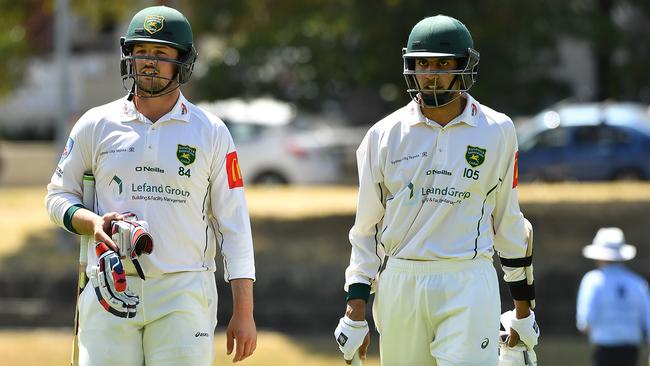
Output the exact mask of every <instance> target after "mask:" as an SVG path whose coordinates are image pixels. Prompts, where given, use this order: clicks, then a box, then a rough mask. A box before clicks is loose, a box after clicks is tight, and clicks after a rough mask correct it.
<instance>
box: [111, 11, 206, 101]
mask: <svg viewBox="0 0 650 366" xmlns="http://www.w3.org/2000/svg"><path fill="white" fill-rule="evenodd" d="M120 43H121V46H122V59H121V62H120V69H121V73H122V83H123V84H124V88H125V89H127V90H129V91H130V94H131V95H133V94H134V93H135V94H137V91H136V82H135V80H136V79H137V77H138V76H140V75H138V74H137V70H135V66H134V63H135V60H137V59H156V60H157V61H160V62H163V61H164V62H171V63H173V64H175V65H176V66H177V73H176V76H174V78H173V79H171V80H170V79H167V80H168V81H169V84H168V88H166V89H165V90H166V93H170V92H172V91H173V90H175V89H176V88H177V87H178V86H179V85H180V84H184V83H186V82H188V81H189V80H190V76H191V75H192V71H193V70H194V62H195V61H196V57H197V52H196V49H195V48H194V36H193V34H192V27H191V25H190V22H189V21H188V20H187V18H185V16H184V15H183V14H181V12H179V11H178V10H176V9H173V8H170V7H167V6H151V7H148V8H145V9H142V10H140V11H139V12H138V13H136V14H135V15H134V16H133V19H132V20H131V23H129V28H128V29H127V31H126V35H125V36H124V37H122V38H121V39H120ZM138 43H156V44H162V45H165V46H168V47H172V48H175V49H177V50H178V51H179V57H178V59H177V60H169V59H161V58H156V57H152V56H146V57H143V56H134V55H132V51H133V46H134V45H135V44H138ZM159 78H160V77H159ZM129 80H130V81H131V82H133V84H131V85H128V84H129ZM137 95H139V96H141V97H154V96H159V95H164V94H158V93H156V94H155V95H152V94H151V93H149V95H140V94H137Z"/></svg>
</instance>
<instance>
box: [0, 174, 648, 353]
mask: <svg viewBox="0 0 650 366" xmlns="http://www.w3.org/2000/svg"><path fill="white" fill-rule="evenodd" d="M44 194H45V188H44V186H36V187H30V186H26V187H24V186H23V187H16V186H14V187H7V186H4V187H0V217H2V220H0V235H1V236H2V238H3V241H2V243H0V258H2V257H6V256H9V255H11V254H13V253H16V252H17V251H20V249H21V248H22V247H23V246H24V245H26V243H27V241H28V240H39V238H41V237H42V236H43V234H42V233H52V230H51V229H53V228H54V225H53V224H52V223H51V222H50V221H49V218H48V217H47V214H46V213H45V210H44V207H43V196H44ZM246 194H247V198H248V202H249V206H250V211H251V215H252V216H253V217H256V218H276V219H279V220H300V219H305V218H315V217H325V216H337V215H352V214H353V213H354V210H355V205H356V202H355V201H356V188H355V187H301V188H264V187H249V188H247V193H246ZM520 199H521V201H522V202H527V203H535V202H612V201H650V184H642V183H620V184H611V185H610V184H554V185H521V189H520ZM296 222H297V221H296ZM28 238H29V239H28ZM41 239H42V240H40V241H42V242H44V243H53V242H54V240H51V238H41ZM48 245H50V244H48ZM51 245H55V244H51ZM44 250H47V248H45V249H44ZM333 326H334V324H333V325H332V329H323V331H322V332H320V331H319V333H318V334H316V335H314V334H311V335H291V334H282V333H277V332H271V331H263V332H260V335H259V345H258V349H257V352H256V354H255V355H254V357H252V358H251V359H250V360H247V361H245V362H243V363H241V364H242V365H253V366H254V365H260V366H261V365H305V366H320V365H338V364H340V365H344V364H345V363H344V362H342V361H341V359H340V356H339V354H338V350H337V348H336V346H335V344H334V341H333V337H332V335H331V333H332V330H333ZM218 330H220V331H221V332H220V333H218V337H217V341H216V344H215V346H216V349H217V357H216V360H215V365H223V364H225V363H230V362H231V361H230V359H229V358H228V357H226V355H225V337H224V335H223V329H222V328H220V329H218ZM542 332H544V329H542ZM373 337H374V338H373V342H374V343H373V346H372V347H373V348H372V349H371V355H372V356H373V357H371V358H370V359H369V360H368V362H366V363H365V364H364V365H366V366H368V365H371V366H372V365H378V360H377V358H378V350H377V345H376V342H377V335H376V334H374V335H373ZM70 342H71V330H70V329H63V330H61V329H34V330H11V329H6V330H0V360H2V361H0V364H2V365H15V366H21V365H25V366H35V365H65V364H67V363H68V361H69V352H70ZM536 350H537V353H538V359H539V364H540V365H554V366H555V365H560V366H561V365H570V366H587V365H589V364H590V363H589V359H590V351H589V345H588V344H587V342H586V339H585V338H583V337H571V336H567V337H563V336H551V335H547V334H546V335H545V334H544V333H542V339H541V343H540V345H539V346H538V347H537V348H536ZM643 357H645V358H644V360H647V353H646V354H644V355H643Z"/></svg>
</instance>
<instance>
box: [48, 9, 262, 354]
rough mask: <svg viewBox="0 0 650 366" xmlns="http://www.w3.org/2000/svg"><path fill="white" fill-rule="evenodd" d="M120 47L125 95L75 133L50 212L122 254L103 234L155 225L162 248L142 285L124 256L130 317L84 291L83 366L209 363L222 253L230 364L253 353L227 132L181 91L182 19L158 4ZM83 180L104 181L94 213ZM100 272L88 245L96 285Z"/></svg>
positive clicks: (238, 183) (243, 224)
mask: <svg viewBox="0 0 650 366" xmlns="http://www.w3.org/2000/svg"><path fill="white" fill-rule="evenodd" d="M121 43H122V60H121V71H122V78H123V80H124V81H125V87H126V88H127V90H129V95H128V96H126V97H124V98H122V99H120V100H117V101H115V102H112V103H109V104H106V105H104V106H101V107H97V108H93V109H91V110H90V111H88V112H87V113H86V114H84V115H83V116H82V117H81V118H80V119H79V121H78V122H77V123H76V124H75V126H74V127H73V129H72V132H71V134H70V138H69V139H68V143H67V144H66V148H65V150H64V153H63V156H62V157H61V160H60V162H59V164H58V166H57V168H56V171H55V173H54V175H53V176H52V180H51V182H50V184H49V185H48V194H47V197H46V206H47V210H48V213H49V215H50V217H51V219H52V220H53V221H54V222H55V223H56V224H58V225H60V226H62V227H64V228H66V229H67V230H69V231H71V232H73V233H77V234H82V235H90V236H93V237H94V241H95V242H103V243H105V244H106V246H108V247H109V248H110V249H111V250H113V251H115V252H116V253H117V252H118V250H119V249H118V246H117V245H116V243H115V242H114V240H113V239H114V237H113V239H112V238H111V236H110V233H107V231H108V230H109V227H110V224H111V221H113V220H121V219H122V218H124V217H125V216H123V215H122V214H123V213H125V212H131V213H133V214H135V215H137V218H138V219H139V220H142V221H145V222H146V223H148V230H149V233H150V235H151V236H152V238H153V243H154V244H153V250H152V252H151V254H149V255H143V256H141V257H140V258H139V262H140V265H141V266H142V269H143V272H144V274H145V276H146V279H145V280H143V279H141V278H140V277H139V276H138V275H137V273H136V271H135V269H134V266H133V263H132V262H131V260H130V259H129V258H123V259H122V264H123V266H124V269H125V272H126V275H127V284H126V285H127V286H128V289H129V291H130V293H133V294H134V295H135V296H137V298H138V300H139V301H135V302H136V303H137V307H136V308H135V315H134V316H133V317H120V316H116V315H114V314H116V313H119V312H115V311H114V310H115V309H114V308H112V307H113V306H114V305H112V304H113V303H114V301H113V302H111V300H115V299H102V298H101V296H100V294H99V292H97V294H96V292H95V290H94V289H93V286H92V285H89V286H86V287H85V289H84V291H83V293H82V295H81V297H80V300H79V312H80V331H79V349H80V356H79V364H80V365H94V366H96V365H117V364H122V365H144V364H146V365H147V366H152V365H175V366H178V365H187V366H197V365H205V366H208V365H212V361H213V357H214V330H215V326H216V309H217V293H216V286H215V282H214V271H215V270H216V264H215V254H216V251H217V250H220V251H221V253H222V254H223V257H224V273H225V279H226V281H229V282H230V285H231V288H232V292H233V315H232V318H231V320H230V323H229V326H228V329H227V353H228V354H230V353H231V352H232V351H233V349H234V348H235V343H236V351H235V355H234V359H233V361H235V362H236V361H241V360H243V359H245V358H246V357H248V356H250V355H251V354H252V353H253V351H254V350H255V347H256V329H255V322H254V319H253V292H252V286H253V281H254V280H255V267H254V260H253V244H252V236H251V231H250V220H249V216H248V209H247V206H246V201H245V198H244V191H243V181H242V177H241V172H240V170H239V164H238V161H237V153H236V151H235V146H234V144H233V141H232V138H231V136H230V134H229V132H228V130H227V129H226V127H225V125H224V124H223V122H222V121H221V120H220V119H219V118H217V117H216V116H214V115H211V114H209V113H207V112H205V111H203V110H202V109H200V108H198V107H196V106H195V105H193V104H191V103H190V102H188V101H187V100H186V99H185V97H183V95H182V94H181V92H180V89H179V87H180V85H181V84H184V83H185V82H187V81H188V80H189V78H190V75H191V73H192V69H193V66H194V61H195V59H196V50H195V49H194V43H193V36H192V29H191V27H190V24H189V22H188V21H187V19H186V18H185V16H183V15H182V14H181V13H180V12H178V11H177V10H175V9H172V8H168V7H164V6H157V7H150V8H146V9H143V10H141V11H140V12H138V13H137V14H136V15H135V16H134V17H133V20H132V21H131V23H130V25H129V28H128V31H127V34H126V36H125V37H124V38H122V40H121ZM85 171H90V172H92V173H93V174H94V176H95V179H96V199H95V202H96V203H95V207H88V208H84V207H82V206H81V196H82V191H81V189H82V176H83V173H84V172H85ZM106 246H104V248H106ZM122 254H123V253H122ZM97 266H98V259H97V255H96V253H95V248H94V245H91V246H90V248H89V250H88V268H87V273H88V274H89V276H91V273H94V272H93V271H96V268H97ZM109 277H110V276H109ZM104 280H106V281H108V279H106V278H104V279H102V280H101V281H100V282H101V283H102V284H104V282H102V281H104ZM109 292H110V291H109ZM107 293H108V292H107ZM113 293H114V292H113ZM98 300H99V301H98ZM102 300H103V301H102ZM107 310H108V311H107Z"/></svg>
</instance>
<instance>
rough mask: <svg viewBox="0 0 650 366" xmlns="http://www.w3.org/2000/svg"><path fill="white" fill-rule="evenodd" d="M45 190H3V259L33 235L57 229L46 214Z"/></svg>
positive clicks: (0, 234)
mask: <svg viewBox="0 0 650 366" xmlns="http://www.w3.org/2000/svg"><path fill="white" fill-rule="evenodd" d="M45 192H46V189H45V187H29V188H0V217H2V220H0V237H2V244H0V257H1V256H5V255H10V254H13V253H15V252H16V251H17V250H18V249H19V248H20V247H21V246H22V245H23V244H24V243H25V241H26V240H27V237H28V236H29V235H30V234H31V233H38V232H43V231H45V230H47V229H51V228H53V227H54V224H52V223H51V222H50V218H49V217H48V216H47V213H46V212H45V206H44V204H43V198H44V197H45Z"/></svg>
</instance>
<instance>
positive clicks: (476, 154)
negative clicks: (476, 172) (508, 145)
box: [465, 145, 487, 168]
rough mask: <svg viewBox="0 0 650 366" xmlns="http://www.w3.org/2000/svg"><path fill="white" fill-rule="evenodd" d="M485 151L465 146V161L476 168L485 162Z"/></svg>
mask: <svg viewBox="0 0 650 366" xmlns="http://www.w3.org/2000/svg"><path fill="white" fill-rule="evenodd" d="M486 151H487V149H481V148H480V147H477V146H470V145H467V152H466V153H465V160H467V163H468V164H469V165H471V166H472V168H476V167H477V166H479V165H481V164H483V162H484V161H485V153H486Z"/></svg>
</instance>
